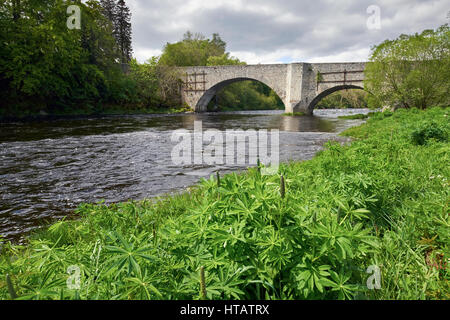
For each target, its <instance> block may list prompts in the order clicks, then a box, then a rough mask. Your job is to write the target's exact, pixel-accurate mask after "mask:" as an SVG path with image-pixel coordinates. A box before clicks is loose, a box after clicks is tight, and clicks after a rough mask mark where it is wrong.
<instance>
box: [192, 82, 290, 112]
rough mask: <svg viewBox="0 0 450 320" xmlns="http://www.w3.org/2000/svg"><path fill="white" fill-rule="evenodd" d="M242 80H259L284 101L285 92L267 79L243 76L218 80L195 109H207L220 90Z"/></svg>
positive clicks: (201, 98) (204, 94)
mask: <svg viewBox="0 0 450 320" xmlns="http://www.w3.org/2000/svg"><path fill="white" fill-rule="evenodd" d="M241 81H257V82H261V83H262V84H264V85H266V86H268V87H269V88H270V89H272V90H273V91H274V92H275V93H276V94H277V95H278V97H279V98H280V99H281V100H282V101H283V98H282V95H283V94H284V92H280V90H279V89H277V88H273V87H271V86H270V85H269V84H267V83H266V82H265V81H262V80H258V79H254V78H246V77H242V78H233V79H228V80H223V81H221V82H218V83H217V84H215V85H213V86H211V87H210V88H209V89H208V90H206V91H205V92H204V93H203V95H202V96H201V97H200V99H199V100H198V102H197V104H196V106H195V108H194V110H195V111H197V110H199V111H204V110H206V109H207V106H208V104H209V102H210V101H211V99H212V98H213V97H214V96H215V95H216V94H217V93H218V92H220V91H221V90H222V89H224V88H225V87H226V86H228V85H230V84H232V83H236V82H241ZM277 90H278V92H277ZM283 104H284V102H283Z"/></svg>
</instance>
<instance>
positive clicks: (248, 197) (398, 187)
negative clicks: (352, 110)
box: [0, 108, 450, 299]
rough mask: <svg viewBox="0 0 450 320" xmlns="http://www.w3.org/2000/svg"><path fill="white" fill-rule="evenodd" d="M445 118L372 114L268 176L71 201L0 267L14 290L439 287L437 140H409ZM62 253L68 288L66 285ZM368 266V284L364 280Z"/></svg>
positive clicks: (389, 291) (443, 208)
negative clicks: (375, 269)
mask: <svg viewBox="0 0 450 320" xmlns="http://www.w3.org/2000/svg"><path fill="white" fill-rule="evenodd" d="M447 117H448V108H447V109H441V108H433V109H429V110H427V111H419V110H417V109H412V110H409V111H406V110H398V111H396V112H395V113H377V114H374V115H373V116H372V117H370V118H369V119H368V120H367V124H365V125H363V126H361V127H358V128H352V129H350V130H348V131H346V132H345V134H346V135H350V136H353V137H354V138H355V139H356V140H355V141H353V143H352V144H351V145H346V146H343V145H340V144H337V143H329V144H328V145H327V148H326V149H325V150H324V151H322V152H321V153H320V154H318V155H317V156H316V157H315V158H314V159H313V160H311V161H306V162H301V163H297V162H292V163H289V164H284V165H282V166H281V167H280V174H279V175H274V176H262V175H261V173H260V171H259V170H258V168H251V169H249V170H248V171H247V172H246V173H244V174H240V175H237V174H229V175H226V176H221V177H220V183H219V184H218V182H217V180H216V179H215V178H214V177H211V178H210V179H208V180H203V181H202V182H201V183H200V184H199V185H198V186H196V187H193V188H190V189H189V190H187V191H186V192H184V193H182V194H180V195H175V196H170V197H162V198H159V199H156V200H151V201H150V200H146V201H141V202H128V203H121V204H111V205H105V204H102V203H100V204H96V205H94V204H85V205H82V206H80V208H79V209H78V211H77V212H78V214H79V215H80V218H79V219H78V220H75V221H60V222H58V223H56V224H54V225H53V226H51V227H50V228H49V229H48V230H46V231H41V232H39V233H37V234H35V235H34V236H33V237H32V238H31V239H30V240H29V243H28V244H27V245H26V246H19V245H12V244H9V243H4V244H3V246H2V253H1V255H0V279H5V275H6V274H9V275H10V281H11V283H13V284H14V288H15V292H16V294H17V296H18V297H19V298H20V299H202V298H203V297H204V295H206V298H207V299H417V298H420V299H449V298H450V296H449V292H450V290H449V289H450V288H449V286H448V283H449V282H448V281H449V280H450V279H449V276H450V275H449V270H448V268H445V267H443V266H444V264H443V263H442V261H447V260H448V258H449V257H450V243H449V237H448V230H449V227H450V220H449V216H448V205H447V203H448V199H449V188H448V187H449V182H448V178H449V173H450V172H449V167H448V162H449V158H448V157H449V154H450V153H449V151H450V150H449V145H448V141H437V140H433V139H431V140H429V141H428V143H427V144H426V145H423V146H416V145H415V144H414V143H412V141H411V134H412V132H413V131H414V130H416V128H417V123H420V122H421V121H426V122H435V123H436V124H437V125H438V127H441V126H444V125H445V124H446V123H447V119H448V118H447ZM281 176H283V177H284V179H283V180H284V183H282V182H281V181H282V179H281ZM283 189H284V192H282V190H283ZM282 194H283V195H284V198H283V197H282V196H281V195H282ZM438 257H440V258H438ZM432 259H434V260H432ZM439 259H440V260H439ZM433 261H435V262H436V261H438V262H439V261H440V262H439V263H440V264H437V263H435V262H433ZM72 265H77V266H79V268H80V269H81V289H80V290H70V289H68V288H67V287H66V280H67V278H68V276H69V275H68V274H67V268H68V267H69V266H72ZM371 265H377V266H379V268H380V270H381V289H379V290H368V289H367V287H366V281H367V278H368V276H369V275H368V274H367V273H366V270H367V268H368V267H369V266H371ZM435 265H438V266H442V267H439V268H437V267H435ZM202 274H203V275H204V277H203V276H202ZM203 286H204V288H202V287H203ZM8 287H9V286H8V284H7V283H6V282H5V281H3V282H2V280H0V298H1V299H10V295H9V291H8ZM205 291H206V293H205Z"/></svg>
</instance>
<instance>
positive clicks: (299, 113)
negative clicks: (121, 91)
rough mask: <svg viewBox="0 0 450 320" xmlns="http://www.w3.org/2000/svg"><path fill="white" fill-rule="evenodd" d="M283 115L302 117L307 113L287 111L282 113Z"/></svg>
mask: <svg viewBox="0 0 450 320" xmlns="http://www.w3.org/2000/svg"><path fill="white" fill-rule="evenodd" d="M282 115H283V116H286V117H303V116H306V115H307V114H306V113H304V112H288V113H283V114H282Z"/></svg>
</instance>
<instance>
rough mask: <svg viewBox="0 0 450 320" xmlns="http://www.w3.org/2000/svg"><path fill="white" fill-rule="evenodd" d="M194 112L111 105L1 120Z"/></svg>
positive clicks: (3, 116) (9, 116)
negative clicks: (95, 108)
mask: <svg viewBox="0 0 450 320" xmlns="http://www.w3.org/2000/svg"><path fill="white" fill-rule="evenodd" d="M186 112H192V111H191V110H190V109H187V108H184V107H180V108H143V109H128V108H121V107H119V106H116V107H110V108H106V109H102V110H97V111H96V110H90V111H80V110H77V111H68V112H53V113H49V112H44V111H42V112H35V113H30V112H29V113H27V114H21V115H19V114H0V122H3V123H7V122H18V121H20V122H28V121H49V120H65V119H83V118H92V117H107V116H118V115H149V114H177V113H186Z"/></svg>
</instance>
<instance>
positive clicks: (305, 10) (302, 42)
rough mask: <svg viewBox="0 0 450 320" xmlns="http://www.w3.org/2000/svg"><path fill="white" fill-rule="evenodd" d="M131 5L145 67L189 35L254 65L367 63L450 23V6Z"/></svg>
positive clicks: (229, 0) (137, 50) (435, 2)
mask: <svg viewBox="0 0 450 320" xmlns="http://www.w3.org/2000/svg"><path fill="white" fill-rule="evenodd" d="M127 3H128V5H129V6H130V8H131V11H132V14H133V18H132V24H133V47H134V55H135V57H136V58H137V59H138V60H139V61H140V62H144V61H145V60H147V59H148V58H150V57H151V56H154V55H159V54H161V50H162V48H163V46H164V45H165V44H166V43H167V42H176V41H178V40H181V39H182V37H183V34H184V33H185V32H186V31H187V30H190V31H192V32H194V33H195V32H200V33H202V34H204V35H205V36H207V37H210V36H211V35H212V34H213V33H219V34H220V36H221V37H222V39H223V40H224V41H225V42H226V43H227V50H228V51H229V52H231V54H232V55H233V56H235V57H237V58H239V59H241V60H242V61H245V62H247V63H250V64H257V63H289V62H342V61H349V62H350V61H365V60H367V59H368V56H369V53H370V48H371V47H372V46H373V45H375V44H378V43H380V42H382V41H383V40H385V39H393V38H396V37H398V36H399V35H400V34H402V33H408V34H410V33H414V32H421V31H422V30H424V29H430V28H433V29H434V28H437V27H438V26H440V25H442V24H444V23H448V22H450V21H449V11H450V1H449V0H368V1H366V0H308V1H307V0H258V1H256V0H249V1H245V0H127ZM374 6H376V7H374ZM377 8H379V13H380V20H379V21H380V24H379V25H378V24H377V19H376V18H377V11H378V10H377ZM368 9H369V10H368ZM368 25H369V27H368Z"/></svg>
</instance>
